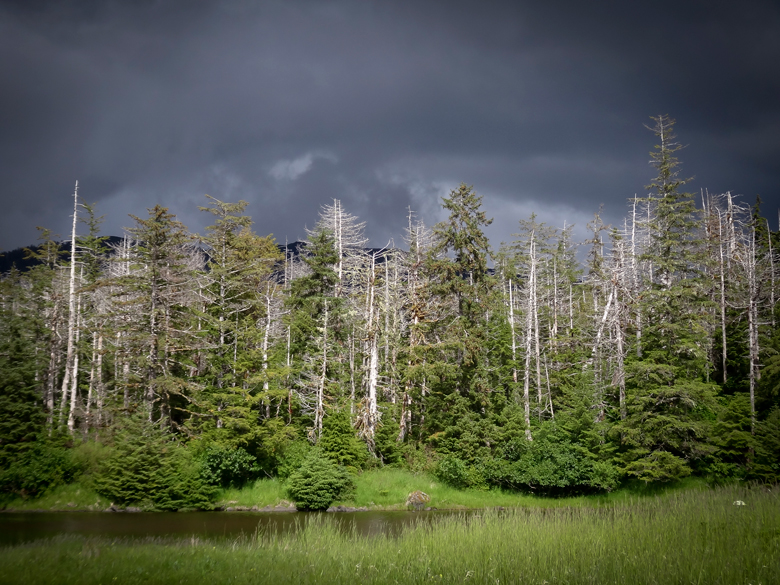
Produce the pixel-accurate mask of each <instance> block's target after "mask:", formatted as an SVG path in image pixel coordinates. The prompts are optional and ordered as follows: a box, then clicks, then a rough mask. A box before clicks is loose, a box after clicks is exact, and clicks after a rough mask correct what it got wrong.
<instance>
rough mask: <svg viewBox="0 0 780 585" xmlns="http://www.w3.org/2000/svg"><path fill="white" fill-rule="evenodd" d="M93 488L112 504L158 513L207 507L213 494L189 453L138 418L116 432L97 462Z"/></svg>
mask: <svg viewBox="0 0 780 585" xmlns="http://www.w3.org/2000/svg"><path fill="white" fill-rule="evenodd" d="M94 484H95V489H96V491H97V492H98V493H100V494H102V495H104V496H105V497H107V498H109V499H110V500H112V501H113V502H115V503H117V504H121V505H126V504H139V505H141V506H144V507H154V508H157V509H161V510H177V509H180V508H200V509H209V508H211V499H212V498H213V497H214V495H215V490H214V488H213V487H212V486H210V485H209V484H208V483H206V482H205V481H204V480H203V478H202V475H201V473H200V465H199V462H198V461H197V460H195V458H194V457H193V456H192V453H190V451H189V450H188V449H185V448H184V447H182V446H181V445H179V444H177V443H176V441H175V440H174V439H173V437H172V436H171V435H170V433H168V432H167V431H165V430H163V429H161V428H160V427H159V426H157V425H154V424H152V423H150V422H148V421H147V420H146V419H145V418H144V417H142V416H138V415H136V416H133V417H130V418H128V419H126V420H125V421H123V423H121V425H120V426H119V427H118V428H117V429H116V432H115V434H114V437H113V447H112V452H111V454H110V455H109V456H108V457H107V458H106V459H105V460H104V461H103V462H102V464H101V466H100V469H99V471H98V473H97V475H96V477H95V480H94Z"/></svg>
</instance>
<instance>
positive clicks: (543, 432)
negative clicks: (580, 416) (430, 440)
mask: <svg viewBox="0 0 780 585" xmlns="http://www.w3.org/2000/svg"><path fill="white" fill-rule="evenodd" d="M435 475H436V476H437V477H438V478H439V479H440V480H441V481H443V482H445V483H447V484H449V485H451V486H452V487H456V488H461V489H464V488H476V489H485V488H487V487H489V486H491V485H492V486H499V487H505V488H509V489H519V490H531V491H533V492H535V493H539V494H547V495H570V494H574V493H580V492H589V491H595V490H607V491H608V490H612V489H614V488H615V487H617V485H618V483H619V480H620V471H619V470H618V468H617V467H615V466H614V465H612V464H611V463H609V462H607V461H599V460H596V459H595V458H594V457H593V456H592V455H591V454H590V453H589V452H588V451H587V450H586V449H585V448H584V447H582V446H580V445H577V444H574V443H572V441H571V440H570V439H569V438H568V436H567V434H566V432H565V431H563V430H562V429H560V428H558V427H556V426H554V425H545V426H543V427H541V428H540V429H539V431H538V432H537V434H536V436H535V437H534V440H533V441H527V440H525V439H524V438H513V439H510V440H509V441H507V442H506V443H505V444H504V445H503V447H502V448H501V449H499V450H497V451H496V454H495V455H494V456H493V457H486V458H483V459H479V460H477V461H475V462H474V463H472V464H469V463H468V462H466V461H464V460H462V459H459V458H457V457H453V456H446V457H443V458H441V459H440V460H439V462H438V464H437V466H436V469H435Z"/></svg>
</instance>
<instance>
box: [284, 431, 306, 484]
mask: <svg viewBox="0 0 780 585" xmlns="http://www.w3.org/2000/svg"><path fill="white" fill-rule="evenodd" d="M311 451H312V446H311V443H309V441H304V440H301V441H294V442H292V443H289V444H288V445H287V446H286V447H285V449H284V453H283V455H282V456H281V457H280V460H279V467H278V468H277V470H276V474H277V475H278V476H279V477H280V478H282V479H287V478H288V477H290V475H292V473H293V472H294V471H296V470H297V469H299V468H300V467H301V465H302V464H303V462H304V461H305V460H306V457H308V456H309V453H311Z"/></svg>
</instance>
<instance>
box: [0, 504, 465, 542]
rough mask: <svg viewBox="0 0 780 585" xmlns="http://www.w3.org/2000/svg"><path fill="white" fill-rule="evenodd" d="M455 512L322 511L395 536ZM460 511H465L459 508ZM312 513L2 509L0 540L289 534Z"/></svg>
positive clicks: (371, 532)
mask: <svg viewBox="0 0 780 585" xmlns="http://www.w3.org/2000/svg"><path fill="white" fill-rule="evenodd" d="M453 514H458V512H453V511H447V510H432V511H429V512H405V511H371V512H339V513H335V514H325V513H322V515H323V516H325V517H326V520H329V521H332V522H334V523H336V525H337V526H338V527H339V529H340V530H342V531H344V532H351V531H352V530H354V531H356V532H357V534H359V535H362V536H375V535H380V534H385V535H389V536H395V535H398V534H400V532H401V531H402V530H403V529H404V528H405V527H407V526H412V525H415V524H416V523H420V522H421V523H426V524H428V523H431V522H434V521H435V520H436V519H439V518H444V517H446V516H450V515H453ZM460 514H463V512H460ZM313 515H315V514H314V513H303V512H154V513H151V512H148V513H144V512H138V513H132V514H130V513H108V512H18V513H17V512H8V513H2V514H0V546H8V545H14V544H19V543H23V542H30V541H33V540H38V539H41V538H51V537H54V536H59V535H79V536H100V537H104V538H131V539H143V538H149V537H167V538H170V537H173V538H188V537H191V536H195V537H198V538H209V539H215V538H229V539H235V538H238V537H240V536H242V535H243V536H252V535H254V534H255V533H256V532H258V531H260V532H264V533H266V534H288V533H294V532H296V531H298V530H300V529H301V528H302V527H303V526H304V524H305V522H306V519H307V518H308V517H310V516H313Z"/></svg>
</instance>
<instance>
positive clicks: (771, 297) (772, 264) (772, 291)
mask: <svg viewBox="0 0 780 585" xmlns="http://www.w3.org/2000/svg"><path fill="white" fill-rule="evenodd" d="M766 239H767V242H768V243H769V275H770V279H771V280H770V286H771V287H772V288H770V289H769V306H770V307H771V308H772V311H771V319H772V329H774V328H775V254H774V252H773V251H772V231H771V230H770V229H769V220H766Z"/></svg>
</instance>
